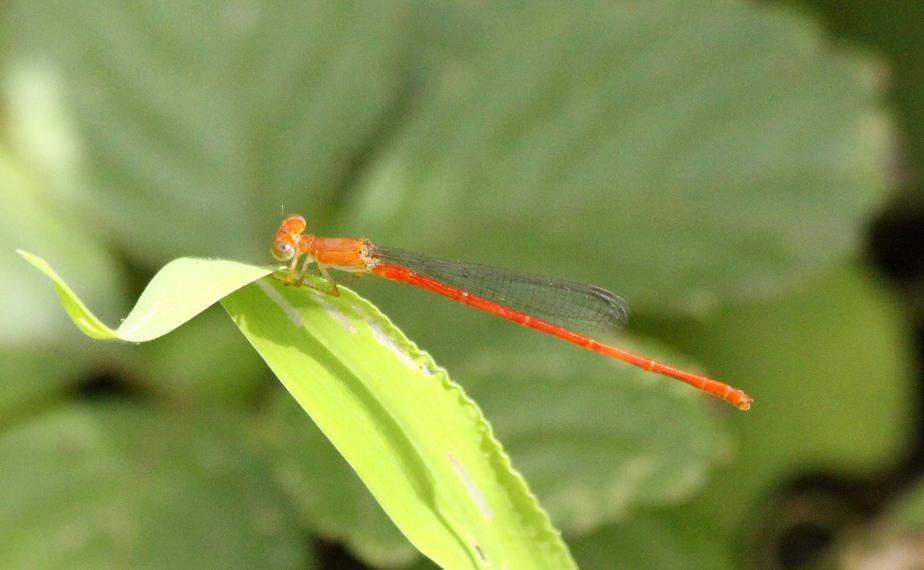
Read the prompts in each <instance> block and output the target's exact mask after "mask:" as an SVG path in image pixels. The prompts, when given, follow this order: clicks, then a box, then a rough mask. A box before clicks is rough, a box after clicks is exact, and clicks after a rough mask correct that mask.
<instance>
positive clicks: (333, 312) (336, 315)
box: [315, 292, 356, 334]
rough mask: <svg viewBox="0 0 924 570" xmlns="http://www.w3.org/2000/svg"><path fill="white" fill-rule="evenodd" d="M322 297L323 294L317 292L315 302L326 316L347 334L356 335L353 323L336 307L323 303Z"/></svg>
mask: <svg viewBox="0 0 924 570" xmlns="http://www.w3.org/2000/svg"><path fill="white" fill-rule="evenodd" d="M322 295H324V293H321V292H318V293H317V295H315V301H317V302H318V304H319V305H321V307H322V308H323V309H324V310H325V311H326V312H327V314H328V315H330V316H331V318H333V319H334V320H335V321H337V322H338V323H340V324H341V325H342V326H343V328H345V329H346V330H347V332H350V333H353V334H356V327H354V326H353V323H352V322H351V321H350V319H349V318H348V317H347V316H346V315H344V314H343V313H342V312H340V310H339V309H337V307H335V306H333V305H331V304H330V303H328V302H327V301H325V300H324V298H323V297H322Z"/></svg>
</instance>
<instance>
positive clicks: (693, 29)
mask: <svg viewBox="0 0 924 570" xmlns="http://www.w3.org/2000/svg"><path fill="white" fill-rule="evenodd" d="M529 8H530V9H529V10H526V9H522V10H517V9H513V8H511V9H510V10H508V11H506V13H504V11H502V10H493V11H491V12H490V13H491V14H492V16H494V17H496V18H499V24H498V25H496V26H493V27H489V28H488V29H487V30H485V31H484V33H483V34H482V35H480V36H478V40H479V41H480V42H481V43H480V46H481V47H482V49H480V50H473V52H472V53H471V56H470V57H469V58H468V59H463V61H461V62H456V63H455V64H454V65H451V66H447V69H446V70H445V72H444V73H443V74H441V75H440V76H439V77H438V78H436V79H434V80H433V81H432V84H431V89H430V91H429V92H428V94H427V95H428V96H427V97H426V98H425V99H422V100H421V104H420V105H419V106H418V107H417V108H415V109H414V112H413V114H412V116H411V117H410V118H409V120H408V124H407V126H406V128H404V129H403V130H402V131H401V133H400V135H399V136H396V137H394V138H393V139H392V140H391V144H390V145H389V146H388V148H387V149H386V150H385V152H383V153H382V155H381V156H380V157H379V158H378V159H377V160H376V162H375V164H374V166H373V168H372V169H371V171H370V172H369V173H368V175H367V176H366V177H365V178H364V184H363V186H362V194H361V196H358V198H360V203H359V205H358V207H357V208H355V209H353V210H351V211H349V212H347V213H346V215H345V219H346V221H345V222H344V223H343V224H342V225H343V226H346V227H362V228H365V230H364V231H365V233H366V234H367V235H368V236H369V237H370V238H373V239H375V240H379V241H382V242H390V243H388V244H389V245H397V246H401V247H405V248H411V249H422V250H426V251H429V252H431V253H434V254H442V255H446V256H450V257H460V258H467V259H472V260H481V261H490V262H493V263H498V264H506V265H514V266H517V267H521V268H524V269H532V270H537V271H541V272H544V273H554V274H557V275H562V276H568V277H572V278H576V279H580V280H587V281H594V282H597V283H598V284H600V285H604V286H607V287H610V288H613V289H615V290H616V291H617V292H619V293H621V294H623V295H625V297H626V298H627V299H628V300H629V301H630V303H632V304H633V305H634V306H636V307H639V308H643V309H645V310H658V311H670V310H678V309H683V310H686V311H694V310H702V309H704V308H709V307H712V306H714V305H716V304H717V303H719V302H721V301H724V300H726V299H728V298H730V297H739V296H744V297H748V296H753V295H755V294H765V293H768V292H772V291H776V290H778V289H779V288H780V287H781V286H783V285H787V284H791V283H794V282H797V281H799V280H801V279H804V278H805V277H807V276H809V275H813V274H816V273H817V272H818V271H820V270H821V269H822V268H824V267H826V266H829V265H830V264H831V263H832V262H833V261H835V260H837V259H839V258H841V257H843V256H844V255H845V254H847V253H849V252H852V251H854V250H855V249H856V247H857V244H858V241H859V239H860V237H861V235H862V233H861V232H862V230H863V228H864V224H863V221H864V220H865V218H866V217H867V216H868V215H869V214H870V213H871V211H872V210H873V208H875V207H876V206H877V205H878V203H879V201H880V200H881V199H882V197H883V195H884V193H883V191H884V190H885V188H886V176H885V162H886V152H887V144H886V141H887V134H888V129H887V125H888V123H887V120H886V118H885V114H884V113H883V112H882V111H881V110H880V108H879V104H878V101H877V86H876V81H875V79H876V78H877V76H878V73H880V72H881V70H879V69H878V68H877V67H876V66H875V65H873V64H872V63H871V62H870V61H869V60H866V59H862V58H859V57H857V56H855V55H848V54H846V53H839V52H837V51H836V50H835V49H834V48H833V47H832V46H828V45H825V44H824V41H823V39H822V37H821V34H820V33H819V30H818V29H817V28H816V27H815V26H813V25H811V24H810V23H808V22H807V21H806V20H805V19H804V18H800V17H797V16H796V15H794V14H791V13H787V12H783V11H781V10H779V9H768V8H766V7H758V6H755V5H753V4H751V3H744V2H732V1H722V2H717V3H709V4H698V3H695V2H685V1H679V0H678V1H671V0H662V1H655V2H645V3H638V2H607V3H582V4H581V7H580V9H575V7H574V6H573V5H572V4H562V3H558V2H539V3H534V4H530V6H529ZM499 12H500V13H501V14H498V13H499Z"/></svg>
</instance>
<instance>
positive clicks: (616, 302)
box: [590, 286, 629, 328]
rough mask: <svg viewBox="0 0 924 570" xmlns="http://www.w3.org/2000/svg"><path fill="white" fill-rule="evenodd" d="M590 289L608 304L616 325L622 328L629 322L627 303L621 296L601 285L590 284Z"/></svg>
mask: <svg viewBox="0 0 924 570" xmlns="http://www.w3.org/2000/svg"><path fill="white" fill-rule="evenodd" d="M590 290H591V291H592V292H593V294H594V295H595V296H597V297H598V298H600V299H602V300H604V301H606V303H607V305H609V307H610V310H609V314H610V315H611V317H612V319H613V323H614V324H615V325H616V326H617V327H619V328H622V327H625V326H626V325H627V324H628V323H629V304H628V303H626V302H625V300H624V299H623V298H622V297H620V296H619V295H617V294H615V293H613V292H611V291H608V290H606V289H604V288H602V287H596V286H591V288H590Z"/></svg>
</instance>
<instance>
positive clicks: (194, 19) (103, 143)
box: [10, 0, 401, 264]
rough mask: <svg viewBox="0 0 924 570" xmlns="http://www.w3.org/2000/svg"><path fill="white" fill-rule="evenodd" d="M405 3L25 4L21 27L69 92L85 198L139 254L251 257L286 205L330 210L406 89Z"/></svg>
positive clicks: (103, 0) (35, 57) (31, 52)
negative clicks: (84, 168) (402, 86)
mask: <svg viewBox="0 0 924 570" xmlns="http://www.w3.org/2000/svg"><path fill="white" fill-rule="evenodd" d="M400 13H401V5H400V3H395V2H378V3H372V4H370V3H366V2H355V3H345V2H337V3H322V2H307V3H304V2H296V3H290V2H269V3H260V4H254V3H249V2H241V1H236V2H230V3H229V2H219V1H210V2H204V3H203V2H199V3H196V4H194V5H193V4H188V3H185V2H150V3H142V4H137V5H132V6H129V5H126V4H123V3H121V2H116V1H113V0H97V1H94V2H92V3H88V4H86V3H80V4H67V3H66V4H59V3H57V2H45V1H42V2H36V3H32V2H23V3H18V4H16V5H15V6H14V7H13V9H12V10H11V14H10V17H11V19H12V23H11V25H10V31H11V35H12V38H11V45H12V46H13V49H14V51H15V54H16V55H15V57H17V58H18V59H19V60H21V61H22V62H24V63H23V65H26V66H29V65H41V66H46V65H50V66H51V67H52V69H53V70H54V71H55V72H56V73H58V74H60V75H62V76H63V77H64V80H65V81H66V82H67V85H68V87H69V89H70V92H69V101H70V103H71V104H72V112H73V114H74V116H75V120H76V122H77V125H78V128H79V130H80V133H81V135H82V137H81V139H80V142H81V143H82V145H83V149H82V151H83V153H85V157H86V161H87V162H88V163H89V164H91V165H92V168H91V169H90V172H89V180H88V183H89V184H92V185H93V200H92V201H91V202H84V203H81V204H80V207H81V208H82V209H83V208H88V209H90V210H91V211H92V213H93V214H94V215H95V216H96V217H97V219H99V220H100V221H102V222H103V223H104V224H105V225H106V227H107V228H108V229H109V230H110V231H112V232H113V234H114V235H115V236H116V237H117V238H118V239H119V241H120V243H122V244H123V245H124V246H125V247H127V248H129V250H130V251H131V253H132V254H133V255H134V256H136V257H139V258H142V259H145V260H149V261H156V262H164V261H166V260H167V259H171V258H174V257H177V255H181V254H184V253H194V254H197V255H221V256H224V257H239V256H244V255H252V251H253V250H251V249H250V247H251V246H252V244H254V243H257V242H258V241H264V240H261V237H262V236H265V235H266V233H267V230H266V228H267V227H269V226H271V225H272V224H273V223H274V222H275V221H276V220H277V219H278V216H279V210H280V208H281V207H283V206H286V207H292V206H294V205H296V203H297V204H311V205H312V206H313V208H314V210H313V213H314V214H315V215H324V214H326V213H329V211H330V209H331V208H332V207H333V206H334V202H335V197H334V193H335V191H336V189H337V187H338V185H339V184H341V183H342V182H343V180H344V179H347V178H349V177H350V176H351V168H352V165H353V161H354V160H356V156H357V154H358V153H359V152H361V151H362V149H364V148H365V147H366V146H367V145H368V144H370V142H371V141H373V140H374V139H375V137H376V133H377V129H378V128H379V127H378V125H379V124H380V122H381V121H382V120H383V118H384V116H385V114H386V111H387V109H388V107H389V105H390V104H391V103H392V102H393V100H394V99H395V97H396V94H397V87H398V83H397V80H398V78H399V77H400V76H399V75H398V74H397V73H395V71H396V70H397V63H398V62H397V57H398V55H399V53H400V52H399V47H400V44H399V41H398V40H399V39H400V37H401V20H400V19H399V18H398V17H397V16H399V15H400ZM345 101H348V102H349V103H348V104H347V105H344V104H343V103H344V102H345ZM293 195H295V196H297V197H298V198H297V199H295V198H292V196H293ZM254 203H261V204H263V207H262V208H261V209H260V211H259V212H256V214H257V215H253V213H255V212H254V211H255V209H254V208H253V207H252V204H254ZM203 214H205V216H204V217H203ZM167 221H169V223H165V222H167ZM264 239H265V238H264ZM158 264H159V263H158Z"/></svg>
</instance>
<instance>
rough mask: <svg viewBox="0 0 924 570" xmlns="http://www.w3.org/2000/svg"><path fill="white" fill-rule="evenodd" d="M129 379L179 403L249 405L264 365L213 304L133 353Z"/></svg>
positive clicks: (259, 385) (262, 378)
mask: <svg viewBox="0 0 924 570" xmlns="http://www.w3.org/2000/svg"><path fill="white" fill-rule="evenodd" d="M130 356H134V357H135V358H134V359H133V360H132V361H131V364H132V365H133V381H135V382H138V383H139V384H142V385H143V386H144V390H145V393H151V394H157V395H160V396H164V397H166V398H167V399H169V400H171V401H174V402H178V403H181V404H190V403H194V404H195V405H200V404H209V403H212V404H218V405H235V404H236V405H242V406H245V407H251V406H253V401H254V398H255V396H257V395H258V394H259V392H260V391H261V390H263V389H265V387H266V384H267V380H268V379H269V374H268V372H267V370H266V366H265V365H264V364H263V361H262V360H261V359H260V356H259V355H258V354H257V353H255V352H254V351H253V350H251V349H250V347H249V346H248V344H247V341H246V340H244V338H242V337H241V335H240V333H239V332H238V330H237V327H235V326H234V324H233V323H231V322H229V321H228V316H227V314H226V313H225V311H224V310H223V309H221V308H220V307H211V308H209V309H206V311H205V312H203V313H201V314H199V315H198V316H197V317H196V318H194V319H192V320H191V321H189V322H188V323H186V324H185V325H183V326H182V327H180V328H179V329H177V330H175V331H173V332H171V333H170V334H168V335H166V336H164V337H162V338H160V339H158V341H157V342H151V343H146V344H143V345H141V346H139V347H138V349H137V350H133V351H131V355H130Z"/></svg>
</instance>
